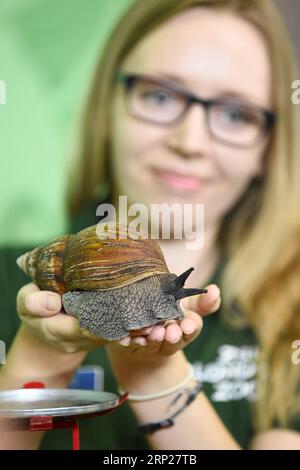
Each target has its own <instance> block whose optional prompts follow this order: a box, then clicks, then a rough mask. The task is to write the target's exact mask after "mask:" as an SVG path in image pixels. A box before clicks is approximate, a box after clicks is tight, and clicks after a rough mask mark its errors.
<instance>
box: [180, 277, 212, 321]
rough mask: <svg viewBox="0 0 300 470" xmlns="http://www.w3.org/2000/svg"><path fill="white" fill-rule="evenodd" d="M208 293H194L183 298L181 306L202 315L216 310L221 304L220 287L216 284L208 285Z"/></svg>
mask: <svg viewBox="0 0 300 470" xmlns="http://www.w3.org/2000/svg"><path fill="white" fill-rule="evenodd" d="M206 289H207V293H206V294H199V295H194V296H192V297H186V298H185V299H182V300H181V306H182V307H184V308H186V309H188V310H192V311H194V312H196V313H198V315H201V316H202V317H204V316H206V315H210V314H211V313H214V312H216V311H217V310H218V309H219V308H220V305H221V294H220V289H219V287H218V286H217V285H216V284H210V285H209V286H207V287H206Z"/></svg>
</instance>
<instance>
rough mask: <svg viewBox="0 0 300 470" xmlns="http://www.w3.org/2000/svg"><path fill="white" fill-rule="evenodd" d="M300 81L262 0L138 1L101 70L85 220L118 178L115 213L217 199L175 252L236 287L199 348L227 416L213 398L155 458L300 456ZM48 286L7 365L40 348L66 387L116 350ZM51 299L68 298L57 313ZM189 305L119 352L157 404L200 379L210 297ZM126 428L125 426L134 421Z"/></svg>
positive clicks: (77, 178)
mask: <svg viewBox="0 0 300 470" xmlns="http://www.w3.org/2000/svg"><path fill="white" fill-rule="evenodd" d="M295 76H296V69H295V66H294V59H293V55H292V53H291V51H290V45H289V41H288V39H287V35H286V31H285V29H284V27H283V25H282V23H281V20H280V18H279V17H278V14H277V12H276V10H275V8H274V6H273V5H272V4H271V2H260V1H258V0H257V1H255V0H253V1H251V2H249V1H248V0H247V1H246V0H239V1H233V0H232V1H231V0H223V1H222V0H210V1H201V0H178V1H176V2H174V1H173V0H159V1H158V0H151V2H136V3H134V5H133V7H132V8H131V9H130V10H129V12H128V13H127V14H126V15H125V16H124V18H123V19H122V20H121V22H120V24H119V25H118V26H117V28H116V30H115V31H114V33H113V35H112V37H111V40H110V41H109V42H108V45H107V48H106V50H105V51H104V54H103V57H102V59H101V62H100V64H99V66H98V68H97V70H96V74H95V78H94V82H93V84H92V88H91V92H90V95H89V98H88V102H87V107H86V112H85V119H84V123H83V132H82V136H81V141H80V154H79V160H78V162H77V164H76V165H75V167H74V170H75V171H74V172H73V174H72V176H71V178H70V182H71V183H72V184H71V185H70V191H69V200H68V201H69V207H70V211H71V213H72V214H75V213H76V214H78V213H79V212H80V210H82V209H83V208H85V206H86V204H88V205H89V206H90V207H91V209H90V210H91V211H92V214H93V216H94V215H95V208H96V206H97V205H98V204H99V202H101V198H100V196H99V194H100V193H99V186H100V189H102V188H103V183H105V182H106V183H107V182H108V187H109V193H108V196H107V200H108V201H109V202H113V203H115V205H117V201H118V196H119V195H122V194H125V195H127V196H128V201H129V203H135V202H138V203H143V204H145V205H146V206H147V207H150V204H153V203H162V202H167V203H170V204H171V203H173V202H177V203H179V204H181V205H182V204H184V203H187V202H188V203H192V204H193V205H195V204H196V203H199V202H201V203H203V204H204V206H205V238H204V246H203V248H202V249H201V250H198V251H197V252H196V253H195V252H193V251H192V252H188V251H186V250H185V244H184V242H185V240H175V239H171V240H160V245H161V248H162V250H163V252H164V254H165V257H166V260H167V264H168V265H169V268H170V270H171V271H172V272H181V271H182V270H183V269H184V268H185V267H189V266H191V265H193V266H194V267H195V271H194V273H193V275H192V276H191V280H190V285H193V286H198V285H199V286H202V285H205V284H207V283H208V282H209V281H218V282H217V283H218V284H219V285H220V287H221V289H222V297H223V308H222V311H219V312H218V314H216V315H213V316H211V317H208V318H207V319H206V320H205V327H204V330H203V332H202V333H201V336H200V339H199V340H198V341H196V342H193V343H191V344H190V345H189V346H188V347H187V348H186V356H187V358H188V359H189V360H190V361H192V362H193V363H194V366H195V371H196V376H197V378H198V379H200V380H202V381H203V382H204V385H205V392H206V394H207V395H208V398H209V399H210V401H211V403H212V404H213V406H214V409H215V410H216V411H217V413H218V415H219V417H218V416H217V414H216V413H215V411H214V409H213V407H212V406H211V404H210V403H209V401H208V400H207V399H206V398H205V395H204V394H203V393H200V394H199V396H198V398H196V399H195V400H194V402H193V403H191V404H190V405H189V406H188V408H187V409H186V410H184V411H183V412H182V413H181V414H180V415H179V416H178V418H176V419H175V424H174V425H173V426H171V427H170V428H168V429H163V430H159V431H157V432H155V433H154V434H153V435H152V436H151V440H150V443H151V445H153V446H155V447H159V446H161V447H162V448H171V447H174V448H230V449H237V448H239V446H242V447H251V448H284V447H285V448H288V447H294V448H300V436H299V433H298V432H297V430H298V431H299V430H300V428H299V419H297V403H298V404H299V398H298V396H297V393H298V388H297V387H298V385H299V368H297V367H296V366H295V365H294V364H293V363H292V362H291V354H292V346H291V345H292V343H293V341H294V340H295V339H298V338H299V337H300V326H299V307H300V305H299V303H300V296H299V293H298V274H299V270H300V266H299V243H298V240H299V220H298V201H299V188H300V185H299V182H298V178H299V176H298V175H300V172H299V168H298V166H299V163H298V159H297V152H298V150H299V141H298V136H297V132H296V130H297V124H298V121H297V116H296V113H297V109H296V107H293V106H292V105H291V100H290V84H291V82H292V80H293V79H294V77H295ZM102 199H103V197H102ZM92 201H94V207H93V206H92ZM85 213H86V212H85ZM91 221H92V219H88V220H87V219H85V221H84V223H83V224H81V225H80V226H82V225H88V224H89V223H91ZM94 221H95V219H94ZM75 228H76V229H77V228H78V227H77V226H76V227H75V226H74V229H75ZM213 289H214V292H213V293H212V294H210V295H211V297H212V298H213V299H214V301H215V302H217V303H218V302H219V301H218V300H217V297H218V293H217V291H216V290H215V289H216V288H215V287H213ZM33 290H36V288H35V287H33V286H32V285H31V286H26V287H25V288H23V289H22V290H21V291H20V293H19V297H18V310H19V313H20V316H21V319H22V321H23V323H24V326H23V328H22V330H21V334H19V335H18V336H17V339H16V341H15V344H14V346H13V348H12V352H11V357H10V358H9V361H10V362H9V364H8V367H7V369H8V368H9V367H10V368H11V370H12V369H13V364H15V370H19V368H20V365H21V364H22V358H21V357H20V356H21V355H23V354H24V350H26V351H27V353H28V354H32V351H41V354H40V355H39V357H38V359H36V360H37V361H40V364H35V365H34V367H32V370H31V374H32V375H35V373H36V370H39V369H42V370H46V371H48V374H49V375H51V374H50V373H49V370H50V371H51V370H52V375H53V374H54V370H55V371H56V372H57V373H58V377H54V379H53V377H52V379H51V380H52V383H53V380H54V381H55V383H57V382H59V383H63V384H66V383H67V381H68V379H69V376H70V375H71V372H73V371H74V369H75V368H76V367H78V365H79V364H80V362H81V361H82V358H83V356H84V354H85V353H84V352H83V350H88V349H91V348H93V347H96V346H99V345H101V344H102V343H101V341H100V340H99V339H98V340H95V338H92V337H90V336H89V337H88V336H87V334H86V333H85V332H82V331H79V329H78V327H77V325H76V323H75V322H74V321H73V319H71V318H65V317H63V316H62V315H61V314H56V313H57V312H59V310H60V308H61V303H60V299H59V297H58V296H56V295H54V294H51V296H50V294H49V293H45V292H32V291H33ZM49 296H50V297H49ZM47 299H50V301H51V302H52V301H53V302H54V303H53V305H52V304H51V305H50V307H51V308H50V310H48V311H47V310H45V309H44V308H42V302H44V301H46V300H47ZM204 302H205V301H204ZM207 302H209V299H208V300H207ZM185 307H186V310H187V316H188V318H187V319H186V322H185V323H184V324H183V323H182V324H181V325H176V324H170V325H167V326H166V327H161V326H158V327H155V328H153V329H152V330H151V331H142V332H140V334H138V336H137V337H136V338H135V339H134V340H131V342H136V343H138V345H134V344H132V345H130V346H129V347H128V348H124V347H123V346H122V347H121V346H120V345H114V344H113V345H109V346H107V351H108V356H109V358H110V361H111V365H112V368H113V371H114V373H115V375H116V379H117V381H118V383H119V384H120V385H121V386H122V387H123V388H125V389H126V390H128V391H129V392H130V393H132V394H140V395H147V394H154V395H157V394H159V393H160V392H161V391H164V390H166V389H169V388H172V386H173V385H176V384H178V383H180V381H181V380H182V379H183V377H184V376H185V375H186V373H187V361H186V359H185V358H184V356H183V354H182V353H181V352H180V351H179V350H180V349H181V348H182V347H183V346H184V345H185V344H186V343H187V342H189V341H190V340H191V339H192V338H193V335H194V336H195V335H197V333H198V332H199V329H200V318H199V317H196V316H195V312H197V311H198V313H201V308H202V309H203V299H201V300H199V299H196V300H192V299H190V301H189V302H188V303H187V304H186V305H185ZM214 308H215V307H214V306H211V305H205V308H204V310H205V311H211V310H214ZM45 316H49V318H45ZM186 323H187V324H186ZM189 328H190V329H189ZM40 337H42V340H43V341H40ZM45 340H46V341H45ZM129 341H130V339H126V340H124V342H123V343H124V344H126V343H128V342H129ZM154 341H155V343H154V345H153V342H154ZM157 343H158V344H157ZM172 343H173V346H172ZM143 344H144V346H143ZM26 345H27V346H26ZM28 345H30V347H28ZM51 345H52V346H51ZM53 345H54V346H55V347H53ZM139 345H140V347H139ZM51 347H52V349H51ZM57 347H59V348H60V349H62V350H63V351H66V352H69V353H73V354H71V355H70V354H66V353H64V352H58V351H57V349H56V348H57ZM26 348H27V349H26ZM43 348H44V349H45V350H46V354H45V355H44V356H46V358H47V359H48V361H49V362H50V358H51V354H53V355H54V358H55V363H56V362H57V363H58V364H59V370H57V369H56V368H54V369H53V362H54V360H52V361H51V363H52V364H51V363H50V364H49V362H47V364H44V363H45V361H46V359H45V357H43V353H42V349H43ZM28 350H29V351H28ZM49 350H50V351H51V353H50V352H49ZM30 351H31V353H30ZM170 353H174V354H171V355H170ZM57 355H59V356H57ZM165 355H166V356H165ZM256 364H257V370H256ZM7 369H6V370H7ZM107 369H108V366H107ZM124 370H125V371H126V375H124V372H123V371H124ZM27 372H28V371H27ZM15 375H16V374H15ZM27 375H28V374H27ZM193 380H194V379H191V381H190V384H189V385H190V386H192V384H193ZM11 383H12V381H11V379H10V380H7V381H6V388H9V384H11ZM49 383H51V381H50V382H49ZM158 384H159V387H158ZM255 384H256V389H257V390H256V394H255V388H254V386H255ZM10 386H11V385H10ZM255 397H256V398H255ZM173 399H174V396H172V394H170V395H168V396H166V397H161V398H159V399H156V400H152V401H151V404H149V403H150V402H143V401H139V402H132V408H133V410H134V412H135V413H136V415H137V416H138V419H139V421H140V422H142V423H147V421H150V420H152V421H153V420H155V421H160V420H161V419H163V418H167V417H168V414H167V411H168V412H169V410H168V407H169V405H170V403H171V402H172V400H173ZM124 412H125V411H124ZM112 416H113V415H112ZM114 417H115V419H116V422H118V421H117V420H118V419H120V415H119V416H117V414H115V415H114ZM220 418H221V419H220ZM111 419H113V418H111ZM123 423H124V427H123V426H119V427H122V430H121V431H119V430H116V429H114V432H115V433H118V432H121V433H123V434H122V437H121V438H120V441H119V442H121V443H122V444H121V445H123V446H124V447H126V446H127V447H131V448H132V447H135V448H137V447H138V446H143V444H142V442H141V441H139V440H135V437H133V432H134V431H133V427H134V425H133V423H132V421H130V418H129V415H128V416H126V419H125V420H124V421H123V422H122V424H123ZM128 423H129V425H128V427H126V424H128ZM203 423H205V425H204V424H203ZM98 425H100V426H101V424H99V423H98ZM99 429H101V428H99ZM47 439H48V436H47ZM126 439H127V441H126ZM137 439H138V438H137ZM23 442H24V441H23ZM33 445H36V443H34V444H33ZM103 446H104V447H105V443H104V444H103Z"/></svg>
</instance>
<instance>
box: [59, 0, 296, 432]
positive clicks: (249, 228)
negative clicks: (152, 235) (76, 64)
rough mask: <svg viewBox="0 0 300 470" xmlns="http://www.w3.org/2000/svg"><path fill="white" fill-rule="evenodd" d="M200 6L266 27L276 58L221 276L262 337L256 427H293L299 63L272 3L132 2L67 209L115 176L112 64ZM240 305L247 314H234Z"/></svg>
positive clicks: (101, 74) (226, 300)
mask: <svg viewBox="0 0 300 470" xmlns="http://www.w3.org/2000/svg"><path fill="white" fill-rule="evenodd" d="M197 6H198V7H203V6H205V7H212V8H221V9H224V10H226V11H230V12H232V13H234V14H237V15H238V16H239V17H241V18H244V19H245V20H246V21H248V22H250V23H251V24H252V25H254V26H255V27H256V28H257V29H258V30H259V32H260V33H261V34H262V36H263V38H264V41H265V44H266V47H267V48H268V52H269V56H270V61H271V67H272V74H273V105H274V110H275V111H276V112H277V114H278V119H277V122H276V125H275V128H274V130H273V135H272V139H271V142H270V145H269V147H268V150H267V154H266V156H265V158H266V170H265V174H264V176H263V178H261V179H259V180H254V181H253V182H252V183H251V184H250V186H249V187H248V188H247V190H246V191H245V193H244V195H243V196H242V198H241V200H240V201H239V202H238V204H236V206H235V207H234V208H232V209H231V210H230V212H229V214H227V215H226V217H225V218H224V220H223V223H222V228H221V231H220V236H219V240H218V241H219V245H220V247H221V250H222V252H223V253H226V254H228V261H227V263H226V265H225V268H224V272H223V276H222V280H221V287H222V295H223V305H224V309H223V310H224V312H225V313H224V314H225V316H226V318H227V320H228V321H229V322H230V323H231V325H233V326H234V327H236V328H240V327H243V326H245V325H249V326H251V327H252V328H253V330H254V332H255V334H256V337H257V341H258V343H259V348H260V355H259V360H258V366H259V367H258V376H257V390H258V400H257V401H256V413H255V416H256V420H255V421H256V425H257V428H258V429H259V430H263V429H267V428H269V427H271V426H272V425H273V424H274V423H279V424H280V425H282V426H286V425H288V420H289V417H290V416H291V415H292V413H293V412H294V411H295V409H294V407H295V405H296V403H297V399H296V395H297V393H298V392H299V389H298V387H299V382H300V381H299V375H300V374H299V366H298V367H297V366H296V365H293V364H292V362H291V355H292V352H293V351H292V346H291V345H292V342H293V341H294V340H295V339H300V289H299V279H300V245H299V241H300V230H299V229H300V227H299V224H300V218H299V201H300V197H299V193H300V158H299V157H300V143H299V137H298V132H297V131H298V130H299V116H298V108H297V106H295V105H294V106H293V105H292V103H291V84H292V81H293V80H295V78H296V76H297V68H296V64H295V58H294V53H293V51H292V48H291V45H290V42H289V39H288V34H287V31H286V29H285V26H284V24H283V22H282V20H281V18H280V15H279V14H278V12H277V10H276V8H275V7H274V5H273V4H272V2H271V1H269V0H148V1H141V0H137V1H135V2H134V3H133V5H132V6H131V8H130V9H129V10H128V12H127V13H126V14H125V15H124V16H123V17H122V19H121V20H120V22H119V23H118V25H117V26H116V28H115V30H114V31H113V33H112V35H111V37H110V39H109V41H108V43H107V45H106V48H105V50H104V53H103V54H102V57H101V60H100V62H99V64H98V66H97V68H96V72H95V75H94V78H93V83H92V86H91V89H90V94H89V96H88V99H87V103H86V108H85V112H84V119H83V126H82V134H81V136H80V142H79V153H78V160H77V163H76V164H75V166H74V167H73V171H72V175H71V178H70V186H69V188H68V195H67V204H68V208H69V212H70V214H75V213H76V212H77V211H78V210H79V209H80V208H82V207H83V206H84V205H85V204H86V203H88V202H90V201H91V200H93V199H95V197H97V192H98V191H99V187H100V186H101V184H104V183H105V182H112V176H113V175H112V174H111V172H110V167H109V137H110V130H109V108H110V103H111V100H112V95H113V92H114V76H115V72H116V70H117V69H118V68H119V67H120V65H121V63H122V61H123V59H124V58H125V57H126V56H127V55H128V53H129V52H130V51H131V50H132V48H133V47H134V46H135V45H136V44H137V42H138V41H139V40H140V39H141V38H143V37H144V36H145V35H146V34H148V33H149V32H151V31H152V30H154V29H155V28H156V27H157V26H158V25H159V24H161V23H162V22H164V21H165V20H167V19H168V18H171V17H173V16H174V15H176V14H177V13H179V12H181V11H183V10H185V9H187V8H191V7H197ZM98 197H99V193H98ZM233 306H234V307H238V308H237V309H234V308H233ZM240 311H241V312H242V315H241V314H240V313H237V314H236V313H234V312H240Z"/></svg>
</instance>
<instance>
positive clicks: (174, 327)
mask: <svg viewBox="0 0 300 470" xmlns="http://www.w3.org/2000/svg"><path fill="white" fill-rule="evenodd" d="M181 338H182V329H181V328H180V325H178V324H177V323H171V324H169V325H167V326H166V334H165V341H168V342H169V343H172V344H174V343H178V341H180V340H181Z"/></svg>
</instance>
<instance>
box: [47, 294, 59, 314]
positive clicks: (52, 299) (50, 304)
mask: <svg viewBox="0 0 300 470" xmlns="http://www.w3.org/2000/svg"><path fill="white" fill-rule="evenodd" d="M45 307H46V309H47V310H50V311H51V312H56V311H58V310H60V299H59V297H57V296H56V295H48V296H47V298H46V305H45Z"/></svg>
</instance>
